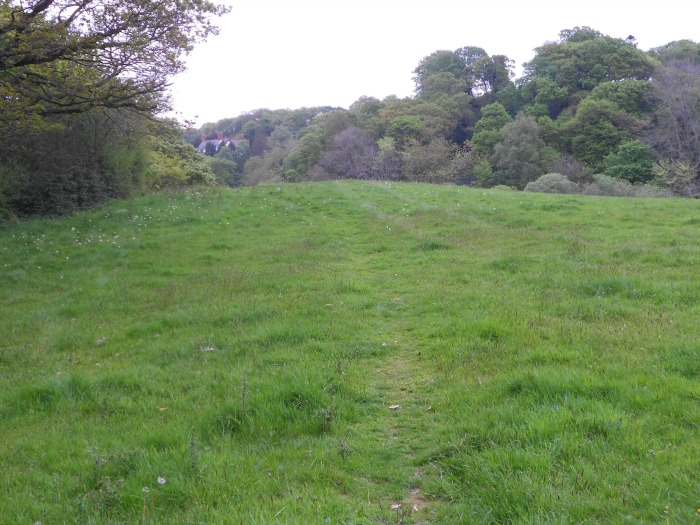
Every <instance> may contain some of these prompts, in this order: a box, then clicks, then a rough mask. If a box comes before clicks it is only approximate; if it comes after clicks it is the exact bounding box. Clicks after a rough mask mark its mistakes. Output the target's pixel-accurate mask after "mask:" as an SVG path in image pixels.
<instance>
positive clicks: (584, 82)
mask: <svg viewBox="0 0 700 525" xmlns="http://www.w3.org/2000/svg"><path fill="white" fill-rule="evenodd" d="M559 36H560V39H559V41H558V42H550V43H546V44H544V45H542V46H540V47H538V48H537V49H536V50H535V51H536V53H537V54H536V56H535V58H533V59H532V60H531V61H530V62H528V63H527V64H525V76H526V78H527V79H532V80H534V79H535V78H537V77H544V78H548V79H550V80H552V81H554V82H556V84H557V85H558V86H561V87H562V88H564V89H566V90H567V92H568V94H569V95H572V94H574V93H576V92H577V91H581V90H584V91H590V90H592V89H593V88H594V87H596V86H597V85H598V84H600V83H602V82H606V81H619V80H648V79H649V78H650V77H651V76H652V72H653V70H654V65H655V64H654V60H653V59H651V58H650V57H648V56H647V55H646V54H645V53H643V52H642V51H640V50H639V49H637V48H636V47H635V46H634V44H633V43H631V42H629V41H628V40H622V39H619V38H612V37H609V36H605V35H603V34H601V33H599V32H598V31H595V30H593V29H591V28H589V27H576V28H574V29H570V30H564V31H562V32H561V33H560V34H559Z"/></svg>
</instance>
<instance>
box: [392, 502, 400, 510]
mask: <svg viewBox="0 0 700 525" xmlns="http://www.w3.org/2000/svg"><path fill="white" fill-rule="evenodd" d="M401 507H403V505H402V504H401V503H392V504H391V507H389V510H399V509H400V508H401Z"/></svg>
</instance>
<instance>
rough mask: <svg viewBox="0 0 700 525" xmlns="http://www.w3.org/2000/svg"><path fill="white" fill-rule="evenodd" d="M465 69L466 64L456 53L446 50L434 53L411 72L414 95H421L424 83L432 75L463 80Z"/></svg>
mask: <svg viewBox="0 0 700 525" xmlns="http://www.w3.org/2000/svg"><path fill="white" fill-rule="evenodd" d="M465 68H466V63H465V61H464V59H463V58H462V57H461V56H460V55H459V54H458V53H456V52H454V51H446V50H441V51H435V52H434V53H432V54H431V55H428V56H427V57H425V58H423V60H421V61H420V63H419V64H418V66H417V67H416V69H414V70H413V73H414V75H415V76H414V77H413V82H414V83H415V85H416V95H421V93H422V92H423V90H424V88H425V87H426V85H425V84H426V81H427V80H428V79H429V78H430V77H431V76H432V75H436V74H441V73H449V74H451V75H452V76H453V77H454V78H456V79H458V78H464V76H465ZM470 87H471V86H470Z"/></svg>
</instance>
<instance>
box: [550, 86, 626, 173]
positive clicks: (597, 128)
mask: <svg viewBox="0 0 700 525" xmlns="http://www.w3.org/2000/svg"><path fill="white" fill-rule="evenodd" d="M562 132H563V136H564V140H566V141H567V143H568V147H567V151H569V152H570V153H571V154H573V156H574V157H576V158H577V159H579V160H580V161H582V162H585V163H586V164H587V165H588V166H590V168H591V169H592V170H594V171H602V170H603V169H604V159H605V157H607V156H608V155H610V154H611V153H613V152H614V151H615V150H616V149H617V147H618V146H619V145H620V144H621V143H622V142H626V141H629V140H630V139H631V138H632V137H634V136H635V135H637V134H638V133H639V123H638V121H637V120H636V119H635V118H634V117H633V116H632V115H630V114H628V113H626V112H625V111H623V110H621V109H620V108H619V107H618V106H617V105H616V104H615V103H614V102H611V101H610V100H600V99H595V98H592V97H588V98H586V99H585V100H584V101H583V102H581V103H580V104H579V105H578V107H577V109H576V115H575V117H574V118H573V119H571V120H568V121H565V122H564V128H563V130H562Z"/></svg>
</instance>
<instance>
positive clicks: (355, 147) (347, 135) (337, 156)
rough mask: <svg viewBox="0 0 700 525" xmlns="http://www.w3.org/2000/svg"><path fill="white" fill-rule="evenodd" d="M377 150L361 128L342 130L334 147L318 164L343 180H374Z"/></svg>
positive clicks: (335, 139)
mask: <svg viewBox="0 0 700 525" xmlns="http://www.w3.org/2000/svg"><path fill="white" fill-rule="evenodd" d="M376 152H377V148H376V146H375V145H374V141H373V140H372V139H371V138H370V136H369V135H367V134H366V133H365V132H364V131H362V130H361V129H359V128H355V127H350V128H346V129H344V130H342V131H341V132H339V133H338V134H337V135H335V137H334V138H333V147H332V148H331V149H329V150H327V151H326V152H325V153H323V154H322V155H321V157H320V158H319V160H318V164H319V165H320V166H321V167H322V168H324V169H325V170H326V171H327V172H328V173H330V174H331V175H332V176H334V177H336V178H341V179H371V178H374V173H373V163H374V156H375V154H376Z"/></svg>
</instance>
